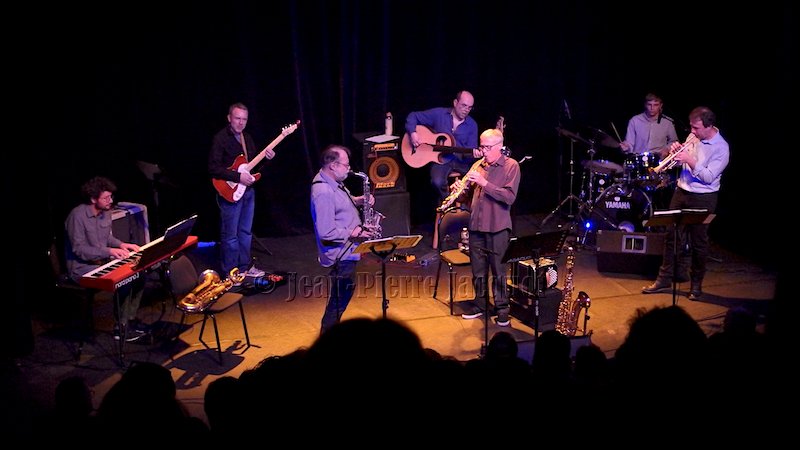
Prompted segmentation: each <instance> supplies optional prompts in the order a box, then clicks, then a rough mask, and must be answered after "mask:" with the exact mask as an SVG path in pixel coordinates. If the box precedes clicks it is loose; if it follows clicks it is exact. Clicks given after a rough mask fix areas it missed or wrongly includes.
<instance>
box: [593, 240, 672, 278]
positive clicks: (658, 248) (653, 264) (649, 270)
mask: <svg viewBox="0 0 800 450" xmlns="http://www.w3.org/2000/svg"><path fill="white" fill-rule="evenodd" d="M664 236H665V233H653V232H627V231H609V230H598V231H597V270H598V271H599V272H621V273H635V274H641V275H648V276H656V275H658V268H659V266H660V265H661V255H662V254H663V251H664Z"/></svg>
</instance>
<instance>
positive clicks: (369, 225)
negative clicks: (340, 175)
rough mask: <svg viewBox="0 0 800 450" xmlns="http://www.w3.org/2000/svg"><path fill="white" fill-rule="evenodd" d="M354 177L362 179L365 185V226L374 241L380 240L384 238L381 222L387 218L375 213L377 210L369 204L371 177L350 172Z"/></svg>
mask: <svg viewBox="0 0 800 450" xmlns="http://www.w3.org/2000/svg"><path fill="white" fill-rule="evenodd" d="M350 173H352V174H353V175H355V176H357V177H359V178H361V181H362V182H363V183H364V208H363V210H362V215H363V226H364V228H365V229H366V230H368V231H369V232H370V233H371V238H372V239H380V238H381V237H383V229H382V228H381V220H382V219H384V218H386V216H384V215H383V214H381V213H379V212H378V211H375V208H373V207H372V205H371V204H370V202H369V198H370V195H371V194H370V187H369V175H367V174H365V173H364V172H350Z"/></svg>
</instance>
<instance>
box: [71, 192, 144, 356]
mask: <svg viewBox="0 0 800 450" xmlns="http://www.w3.org/2000/svg"><path fill="white" fill-rule="evenodd" d="M116 190H117V187H116V185H114V183H113V182H112V181H111V180H109V179H108V178H104V177H94V178H92V179H91V180H89V181H87V182H86V183H84V185H83V186H82V187H81V191H82V193H83V195H84V197H85V199H86V200H87V201H88V203H84V204H81V205H78V206H76V207H75V208H73V209H72V211H71V212H70V213H69V216H67V220H66V222H65V227H66V231H67V238H68V241H69V242H68V245H67V246H66V247H67V251H66V262H67V270H68V271H69V276H70V278H71V279H72V280H73V281H75V282H76V283H77V282H78V281H79V280H80V278H81V276H82V275H84V274H86V273H88V272H91V271H92V270H94V269H96V268H98V267H100V266H101V265H103V264H106V263H108V262H109V261H111V260H112V259H125V258H127V257H129V256H130V255H131V253H133V252H137V251H139V246H138V245H136V244H132V243H129V242H122V241H121V240H120V239H117V238H116V237H114V235H113V234H112V230H111V228H112V223H113V220H112V217H111V210H112V205H113V203H114V192H115V191H116ZM143 294H144V277H137V278H136V279H134V280H132V281H131V282H130V283H127V284H125V285H122V286H120V287H119V288H118V289H117V291H116V293H115V295H117V298H118V300H119V301H118V302H116V301H115V302H114V317H115V319H116V325H115V326H114V339H117V340H118V339H121V336H124V339H125V340H126V341H128V342H134V341H138V340H140V339H142V338H143V337H145V336H147V335H148V327H147V326H145V325H144V324H143V323H142V322H141V321H140V320H138V319H137V318H136V313H137V311H138V310H139V303H141V300H142V295H143Z"/></svg>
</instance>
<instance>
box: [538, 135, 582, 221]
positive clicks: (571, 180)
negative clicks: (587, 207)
mask: <svg viewBox="0 0 800 450" xmlns="http://www.w3.org/2000/svg"><path fill="white" fill-rule="evenodd" d="M574 183H575V139H572V138H570V140H569V195H567V196H566V197H565V198H564V200H562V201H561V203H559V204H558V206H556V207H555V209H554V210H553V211H552V212H551V213H550V214H548V215H547V217H545V218H544V220H542V225H544V224H545V223H547V222H549V221H550V219H552V218H553V216H555V215H556V214H557V213H558V212H559V211H561V210H562V208H564V206H565V205H567V204H569V214H568V215H567V218H568V219H570V221H572V220H573V219H574V217H575V216H574V215H573V213H572V211H573V209H572V208H573V202H574V203H575V204H578V205H580V204H581V203H582V200H581V199H580V198H579V197H578V196H577V195H575V194H574V193H573V185H574Z"/></svg>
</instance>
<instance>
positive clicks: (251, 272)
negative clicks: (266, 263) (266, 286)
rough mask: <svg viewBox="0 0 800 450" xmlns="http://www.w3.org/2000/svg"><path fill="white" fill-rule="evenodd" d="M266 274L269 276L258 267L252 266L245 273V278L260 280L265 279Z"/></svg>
mask: <svg viewBox="0 0 800 450" xmlns="http://www.w3.org/2000/svg"><path fill="white" fill-rule="evenodd" d="M266 274H267V273H266V272H264V271H263V270H261V269H259V268H258V267H256V266H252V267H250V268H249V269H247V272H245V273H244V276H246V277H253V278H258V277H263V276H264V275H266Z"/></svg>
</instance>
